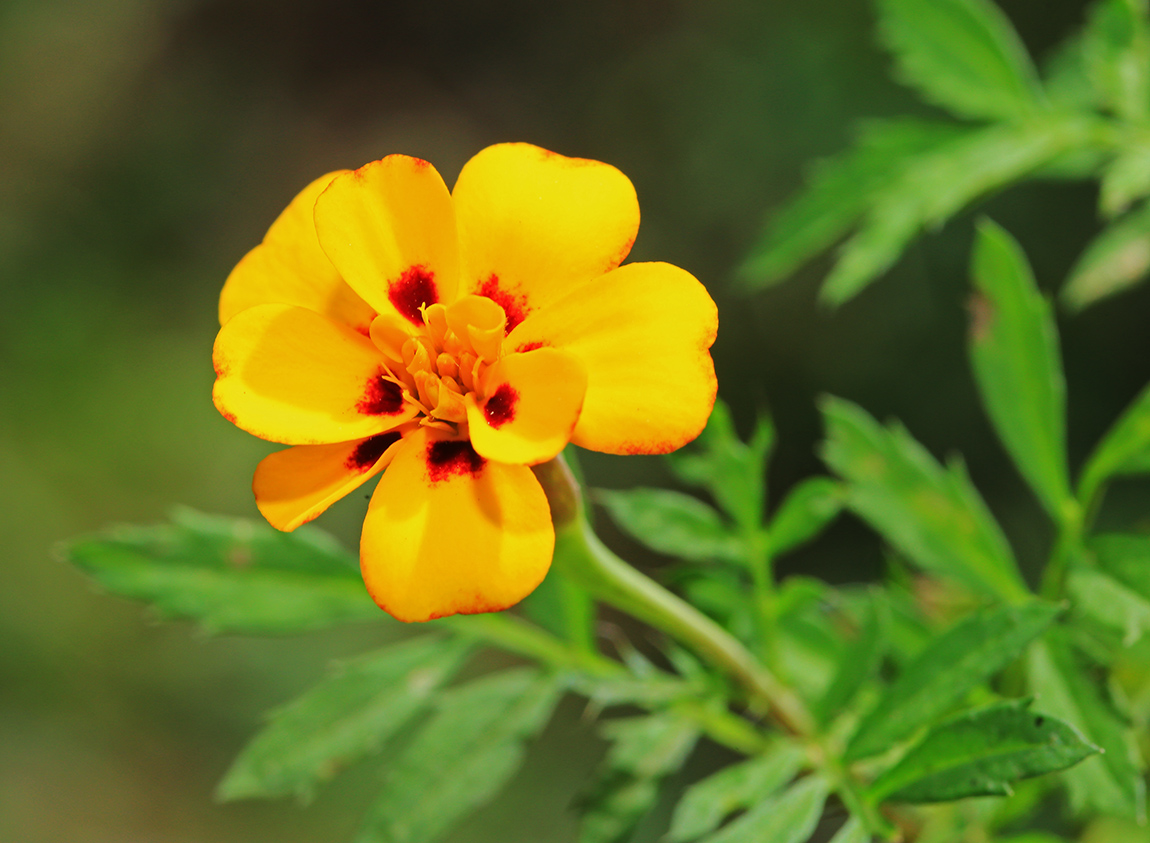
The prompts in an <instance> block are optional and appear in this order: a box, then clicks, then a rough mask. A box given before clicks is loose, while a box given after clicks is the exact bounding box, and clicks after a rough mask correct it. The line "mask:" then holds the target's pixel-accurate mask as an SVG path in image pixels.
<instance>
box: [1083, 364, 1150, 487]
mask: <svg viewBox="0 0 1150 843" xmlns="http://www.w3.org/2000/svg"><path fill="white" fill-rule="evenodd" d="M1148 472H1150V386H1147V387H1146V388H1145V389H1144V390H1142V392H1141V393H1140V394H1139V395H1138V397H1137V398H1136V399H1135V400H1134V403H1133V404H1131V405H1130V407H1129V408H1127V410H1126V412H1124V413H1123V414H1122V415H1121V417H1119V419H1118V421H1117V422H1115V423H1114V426H1113V427H1111V428H1110V430H1109V431H1108V432H1107V433H1106V435H1105V436H1104V437H1102V441H1101V442H1099V443H1098V446H1097V447H1096V448H1095V449H1094V453H1093V454H1091V455H1090V459H1089V460H1087V462H1086V466H1085V468H1083V470H1082V480H1081V481H1080V483H1079V497H1080V498H1081V499H1082V500H1083V501H1086V502H1089V501H1091V500H1093V498H1094V495H1095V493H1096V492H1097V491H1098V489H1099V488H1100V487H1101V486H1102V484H1103V483H1105V482H1106V481H1107V480H1109V479H1110V478H1111V477H1114V476H1116V475H1121V474H1142V473H1148Z"/></svg>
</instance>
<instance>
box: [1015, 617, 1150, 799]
mask: <svg viewBox="0 0 1150 843" xmlns="http://www.w3.org/2000/svg"><path fill="white" fill-rule="evenodd" d="M1028 672H1029V677H1030V687H1031V690H1032V691H1033V692H1034V693H1035V694H1037V695H1038V700H1039V702H1040V704H1041V705H1042V709H1043V710H1044V711H1049V712H1050V713H1051V714H1053V715H1055V716H1056V717H1059V718H1060V719H1063V720H1065V721H1067V722H1068V723H1072V724H1073V725H1075V726H1076V727H1078V729H1079V730H1080V731H1081V732H1082V733H1083V735H1085V736H1086V739H1087V740H1089V741H1090V742H1091V743H1093V744H1096V745H1097V746H1099V747H1101V748H1102V751H1103V754H1102V755H1100V756H1098V757H1096V758H1089V759H1087V760H1086V761H1084V762H1082V763H1081V764H1079V765H1078V766H1077V767H1073V768H1071V769H1070V770H1067V771H1066V772H1065V773H1063V774H1062V775H1063V777H1064V778H1065V781H1066V784H1067V787H1068V788H1069V790H1070V803H1071V807H1072V808H1073V809H1074V811H1075V812H1076V813H1083V812H1086V811H1097V812H1100V813H1104V814H1115V815H1119V816H1125V817H1129V818H1132V819H1134V820H1135V821H1138V822H1144V821H1145V814H1146V785H1145V782H1144V781H1143V780H1142V773H1141V761H1140V759H1139V757H1138V748H1137V745H1136V744H1135V742H1134V737H1133V735H1132V734H1131V732H1130V728H1129V726H1128V725H1127V724H1126V723H1125V722H1123V720H1122V719H1121V718H1120V717H1119V716H1118V715H1117V714H1116V713H1115V712H1114V710H1113V708H1112V707H1111V706H1110V704H1109V703H1108V702H1107V701H1106V700H1105V699H1104V698H1103V696H1102V693H1101V691H1100V690H1099V688H1098V687H1097V685H1096V684H1095V682H1094V680H1093V679H1091V678H1090V676H1088V675H1087V674H1086V673H1085V672H1084V671H1083V670H1082V668H1081V666H1080V665H1079V664H1078V663H1077V660H1076V659H1075V657H1074V654H1073V653H1072V652H1071V650H1070V648H1069V647H1068V646H1067V645H1066V644H1065V643H1064V642H1063V641H1062V639H1061V637H1060V636H1056V635H1053V634H1052V635H1048V636H1047V637H1046V639H1045V640H1043V641H1037V642H1035V643H1034V644H1033V645H1032V646H1031V648H1030V657H1029V664H1028Z"/></svg>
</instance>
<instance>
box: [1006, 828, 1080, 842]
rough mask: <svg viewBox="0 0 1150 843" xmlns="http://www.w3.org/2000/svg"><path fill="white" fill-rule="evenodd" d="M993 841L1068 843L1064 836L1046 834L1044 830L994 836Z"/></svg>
mask: <svg viewBox="0 0 1150 843" xmlns="http://www.w3.org/2000/svg"><path fill="white" fill-rule="evenodd" d="M994 841H995V843H1070V841H1069V840H1067V839H1066V838H1065V837H1058V836H1057V835H1054V834H1047V833H1046V832H1045V831H1025V832H1023V833H1022V834H1011V835H1010V836H1009V837H996V838H994Z"/></svg>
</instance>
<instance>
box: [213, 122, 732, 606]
mask: <svg viewBox="0 0 1150 843" xmlns="http://www.w3.org/2000/svg"><path fill="white" fill-rule="evenodd" d="M638 227H639V206H638V203H637V201H636V198H635V190H634V188H633V187H632V186H631V182H630V181H629V180H628V179H627V177H626V176H624V175H623V174H622V173H620V172H619V171H618V170H616V169H615V168H614V167H611V166H608V165H606V164H602V163H599V162H597V161H588V160H583V159H577V158H565V157H563V156H561V155H556V154H555V153H552V152H548V151H546V150H543V149H540V148H538V147H535V146H530V145H528V144H500V145H497V146H491V147H488V148H487V149H484V150H483V151H482V152H480V153H479V154H478V155H476V156H475V157H474V158H472V159H471V160H470V161H469V162H468V163H467V165H466V166H465V167H464V168H463V172H462V173H460V175H459V180H458V181H457V182H456V184H455V189H454V190H453V191H451V192H448V189H447V187H446V185H445V184H444V182H443V179H442V178H441V177H440V175H439V173H438V172H436V170H435V168H434V167H432V166H431V165H430V164H428V163H427V162H426V161H421V160H419V159H417V158H409V157H407V156H404V155H390V156H388V157H387V158H384V159H383V160H381V161H375V162H372V163H370V164H367V165H366V166H363V167H361V168H360V169H358V170H355V171H354V172H349V171H343V172H339V173H329V174H328V175H326V176H323V177H322V178H319V179H317V180H316V181H314V182H312V183H311V184H310V185H308V186H307V187H306V188H304V190H303V192H301V193H300V194H299V195H298V196H297V197H296V198H295V199H294V200H292V203H291V204H290V205H289V206H288V207H287V209H286V210H285V211H284V212H283V213H282V214H281V215H280V216H279V218H278V219H277V220H276V221H275V223H273V224H272V227H271V229H270V230H269V231H268V233H267V236H266V237H265V238H264V241H263V242H262V243H261V244H260V245H258V246H256V248H254V249H253V250H252V251H251V252H249V253H248V254H247V255H246V256H245V257H244V258H243V260H241V261H240V263H239V265H237V266H236V268H235V269H234V270H233V271H232V273H231V275H230V276H229V277H228V280H227V283H226V284H225V285H224V289H223V292H222V294H221V295H220V323H221V325H222V326H223V327H222V328H221V330H220V333H219V336H218V337H217V338H216V344H215V349H214V354H213V358H214V362H215V367H216V375H217V377H216V384H215V389H214V391H213V398H214V400H215V404H216V407H217V408H219V411H220V412H221V413H222V414H223V415H224V416H225V417H226V418H227V419H229V420H230V421H232V422H233V423H235V424H236V425H238V426H239V427H241V428H243V429H244V430H246V431H248V432H249V433H253V434H255V435H256V436H259V437H261V438H263V439H269V440H271V441H273V442H282V443H284V444H287V445H291V446H293V447H290V448H288V449H287V450H284V451H279V452H277V453H274V454H272V455H271V456H269V457H267V458H266V459H264V460H263V462H261V463H260V465H259V467H258V468H257V469H256V474H255V481H254V483H253V489H254V491H255V496H256V503H257V504H258V506H259V508H260V511H261V512H262V513H263V514H264V516H265V517H266V518H267V519H268V521H269V522H271V524H272V525H273V526H275V527H277V528H279V529H281V530H293V529H295V528H296V527H298V526H299V525H300V524H303V523H305V522H307V521H310V520H311V519H313V518H315V517H316V516H317V515H319V514H320V513H321V512H323V511H324V510H325V509H326V508H327V507H328V506H330V505H331V504H332V503H333V502H334V501H336V500H338V499H339V498H342V497H343V496H344V495H347V494H348V493H350V492H352V491H353V490H354V489H356V488H357V487H358V486H360V485H361V484H363V483H364V482H366V481H367V480H368V479H370V478H372V477H374V476H375V475H377V474H379V473H380V472H381V471H384V469H386V473H384V475H383V477H382V478H381V479H380V481H379V485H378V487H377V488H376V490H375V492H374V494H373V495H372V498H371V505H370V507H369V508H368V512H367V517H366V519H365V521H364V525H363V536H362V540H361V543H360V561H361V567H362V570H363V577H364V581H365V582H366V584H367V588H368V591H369V592H370V593H371V595H372V597H373V598H374V599H375V601H376V602H377V603H378V604H379V605H380V606H381V607H382V608H383V609H385V610H386V611H387V612H389V613H391V614H392V615H394V616H395V617H397V618H399V619H400V620H405V621H421V620H428V619H431V618H436V617H442V616H444V615H450V614H455V613H474V612H489V611H497V610H500V609H505V608H507V607H508V606H511V605H513V604H514V603H516V602H518V601H519V600H521V599H523V598H524V597H525V596H527V595H528V594H530V593H531V591H532V590H533V589H534V588H535V587H536V586H537V585H538V584H539V583H540V582H541V581H542V580H543V577H544V575H545V574H546V573H547V569H548V567H549V566H550V564H551V555H552V550H553V546H554V542H555V534H554V528H553V527H552V524H551V516H550V511H549V509H548V504H547V498H546V496H545V495H544V493H543V490H542V488H541V487H540V485H539V482H538V481H537V480H536V479H535V476H534V474H533V473H532V471H531V469H530V468H529V466H531V465H535V464H538V463H541V462H545V461H547V460H549V459H552V458H553V457H555V456H556V455H557V454H558V453H559V452H560V451H561V450H562V449H563V447H564V446H565V445H566V444H567V442H568V441H570V442H574V443H575V444H576V445H580V446H582V447H584V448H590V449H592V450H596V451H606V452H608V453H613V454H657V453H666V452H668V451H673V450H675V449H676V448H678V447H680V446H681V445H683V444H685V443H686V442H688V441H690V440H691V439H693V438H694V437H695V436H696V435H697V434H698V433H699V431H700V430H701V429H702V428H703V425H704V424H705V423H706V419H707V416H708V415H709V413H710V410H711V405H712V404H713V402H714V398H715V373H714V367H713V365H712V363H711V357H710V352H709V349H710V347H711V343H712V342H713V341H714V339H715V330H716V326H717V316H716V312H715V305H714V302H713V301H711V298H710V296H708V295H707V292H706V290H705V289H704V288H703V286H702V285H701V284H700V283H699V282H698V281H697V280H695V278H693V277H692V276H691V275H690V274H689V273H687V272H685V271H684V270H682V269H679V268H677V267H674V266H671V265H669V264H665V263H633V264H628V265H627V266H620V265H619V264H620V263H621V262H622V261H623V259H624V258H625V257H626V256H627V254H628V252H629V251H630V249H631V244H632V243H633V242H634V239H635V234H636V232H637V231H638Z"/></svg>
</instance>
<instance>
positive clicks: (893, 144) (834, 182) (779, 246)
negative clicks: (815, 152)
mask: <svg viewBox="0 0 1150 843" xmlns="http://www.w3.org/2000/svg"><path fill="white" fill-rule="evenodd" d="M970 131H971V130H969V129H966V128H964V127H961V126H956V125H954V124H952V123H932V122H927V121H923V120H915V119H910V118H900V119H894V120H875V121H871V122H869V123H865V124H864V125H863V127H862V131H861V132H860V134H859V138H858V140H857V142H856V143H855V146H854V147H853V148H852V149H850V150H848V151H846V152H844V153H841V154H839V155H836V156H835V157H833V158H828V159H826V160H824V161H820V162H818V163H817V164H816V166H815V167H814V169H813V170H812V172H811V174H810V178H809V179H808V180H807V184H806V186H805V187H804V189H803V190H802V191H801V192H800V193H799V195H798V196H797V197H796V198H795V199H793V200H791V202H790V203H788V204H787V205H786V206H785V207H784V208H783V209H782V211H780V212H779V213H778V214H777V215H776V216H775V217H774V218H773V219H772V220H771V222H770V224H769V225H768V226H767V229H766V231H765V233H764V235H763V237H762V239H761V240H760V242H759V243H758V244H757V245H756V246H755V247H754V249H753V250H752V251H751V254H750V255H749V256H748V257H747V259H746V260H745V261H744V263H743V265H742V266H741V267H740V268H739V275H740V277H741V278H742V279H743V281H744V284H745V286H746V287H747V288H749V289H760V288H763V287H767V286H770V285H772V284H775V283H777V282H779V281H782V280H783V279H785V278H786V277H787V276H788V275H790V274H791V273H792V272H794V271H795V270H796V269H798V268H799V267H800V266H802V264H804V263H805V262H806V261H808V260H809V259H810V258H812V257H814V256H815V255H817V254H818V253H819V252H821V251H823V250H824V249H827V248H830V247H831V246H833V245H834V244H835V242H836V241H838V240H839V239H840V238H842V237H843V236H844V235H846V234H847V233H848V232H849V231H850V229H851V228H853V227H854V224H855V223H856V222H857V221H858V219H859V218H860V217H861V216H862V215H863V213H864V212H865V211H866V210H867V208H868V207H869V206H870V203H871V201H872V198H873V197H874V196H875V195H876V193H878V192H880V191H881V190H883V189H885V188H887V187H889V186H890V184H891V183H892V182H893V181H895V180H897V179H898V177H899V174H900V173H901V171H902V168H903V167H904V165H905V164H906V163H907V162H908V161H910V160H912V159H914V158H917V157H918V156H920V155H922V154H923V153H926V152H929V151H930V150H932V149H934V148H936V147H938V146H941V145H943V144H945V143H948V142H950V141H953V140H954V139H955V138H958V137H960V136H963V135H965V134H968V133H970Z"/></svg>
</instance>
